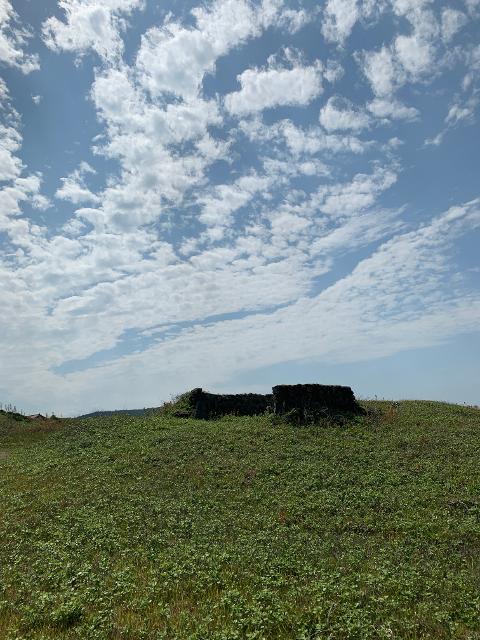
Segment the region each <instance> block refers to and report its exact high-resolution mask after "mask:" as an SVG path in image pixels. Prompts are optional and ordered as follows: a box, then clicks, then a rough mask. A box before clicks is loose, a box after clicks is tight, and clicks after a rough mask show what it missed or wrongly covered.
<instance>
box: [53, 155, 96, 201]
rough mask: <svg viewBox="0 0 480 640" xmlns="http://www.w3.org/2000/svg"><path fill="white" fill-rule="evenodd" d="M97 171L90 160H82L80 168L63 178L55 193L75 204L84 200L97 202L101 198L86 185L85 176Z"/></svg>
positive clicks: (56, 195) (57, 196)
mask: <svg viewBox="0 0 480 640" xmlns="http://www.w3.org/2000/svg"><path fill="white" fill-rule="evenodd" d="M89 173H90V174H91V173H96V171H95V169H93V168H92V167H91V166H90V165H89V164H88V162H82V163H81V164H80V166H79V167H78V169H75V171H73V172H72V173H71V174H70V175H69V176H67V177H66V178H62V179H61V181H62V186H61V187H60V188H59V189H57V191H56V193H55V197H56V198H60V199H61V200H69V201H70V202H73V203H74V204H80V203H82V202H92V203H97V202H99V201H100V198H99V197H98V196H97V195H95V194H94V193H92V191H90V189H88V187H86V185H85V178H86V176H87V175H88V174H89Z"/></svg>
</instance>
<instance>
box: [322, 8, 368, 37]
mask: <svg viewBox="0 0 480 640" xmlns="http://www.w3.org/2000/svg"><path fill="white" fill-rule="evenodd" d="M359 16H360V9H359V6H358V1H357V0H328V1H327V3H326V6H325V11H324V19H323V24H322V33H323V35H324V37H325V38H326V39H327V40H330V41H332V42H338V43H339V44H343V43H344V42H345V40H346V39H347V38H348V36H349V35H350V33H351V31H352V29H353V27H354V25H355V23H356V22H357V20H358V18H359Z"/></svg>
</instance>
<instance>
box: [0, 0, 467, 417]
mask: <svg viewBox="0 0 480 640" xmlns="http://www.w3.org/2000/svg"><path fill="white" fill-rule="evenodd" d="M479 36H480V0H448V1H445V2H443V1H434V0H326V1H325V2H311V1H307V0H305V1H302V0H298V1H291V2H290V1H289V0H263V1H260V0H257V1H256V2H248V1H247V0H220V1H208V2H203V3H201V4H200V3H197V2H193V3H192V2H186V1H184V0H182V1H179V0H166V1H163V2H158V1H157V0H58V1H55V0H42V2H38V1H37V0H0V105H1V106H0V296H1V298H0V299H1V313H0V402H3V403H12V404H15V405H16V406H17V407H18V408H19V409H22V410H24V411H28V412H30V411H31V412H33V411H42V412H49V413H50V412H55V413H57V414H62V415H75V414H78V413H85V412H87V411H92V410H97V409H114V408H138V407H151V406H158V405H159V404H161V403H162V402H163V401H165V400H168V399H169V398H171V397H172V395H175V394H178V393H180V392H183V391H185V390H187V389H190V388H193V387H197V386H198V387H203V388H204V389H208V390H210V391H213V392H242V391H245V392H253V391H256V392H268V391H269V390H270V388H271V386H272V385H275V384H281V383H286V384H288V383H301V382H318V383H322V384H346V385H349V386H352V388H353V390H354V392H355V393H356V395H357V397H360V398H373V397H375V396H377V397H379V398H382V397H385V398H391V399H403V398H423V399H436V400H446V401H452V402H458V403H468V404H480V333H479V329H480V287H479V284H480V251H479V241H480V179H479V178H480V175H479V169H480V145H479V142H480V137H479V124H478V118H479V102H480V38H479Z"/></svg>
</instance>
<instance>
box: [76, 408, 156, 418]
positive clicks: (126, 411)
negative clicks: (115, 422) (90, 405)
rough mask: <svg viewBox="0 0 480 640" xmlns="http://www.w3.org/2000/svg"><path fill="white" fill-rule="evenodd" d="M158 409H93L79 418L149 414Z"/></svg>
mask: <svg viewBox="0 0 480 640" xmlns="http://www.w3.org/2000/svg"><path fill="white" fill-rule="evenodd" d="M156 411H158V407H150V408H148V409H114V410H113V411H92V412H91V413H85V414H83V415H82V416H77V418H80V419H83V418H108V417H109V416H116V415H128V416H148V415H150V414H151V413H155V412H156Z"/></svg>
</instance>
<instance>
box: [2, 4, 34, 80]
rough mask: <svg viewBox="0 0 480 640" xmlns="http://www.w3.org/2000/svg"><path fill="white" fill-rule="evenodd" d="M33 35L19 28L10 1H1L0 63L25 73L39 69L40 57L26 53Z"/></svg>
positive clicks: (17, 19)
mask: <svg viewBox="0 0 480 640" xmlns="http://www.w3.org/2000/svg"><path fill="white" fill-rule="evenodd" d="M30 37H31V33H30V31H29V30H28V29H26V28H25V27H21V26H19V17H18V14H17V13H16V11H15V10H14V9H13V7H12V4H11V2H10V0H0V63H3V64H5V65H8V66H10V67H17V68H18V69H20V70H21V71H23V73H30V72H31V71H35V70H37V69H38V68H39V62H38V56H36V55H30V54H27V53H25V51H24V47H25V45H26V43H27V40H28V39H29V38H30Z"/></svg>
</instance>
